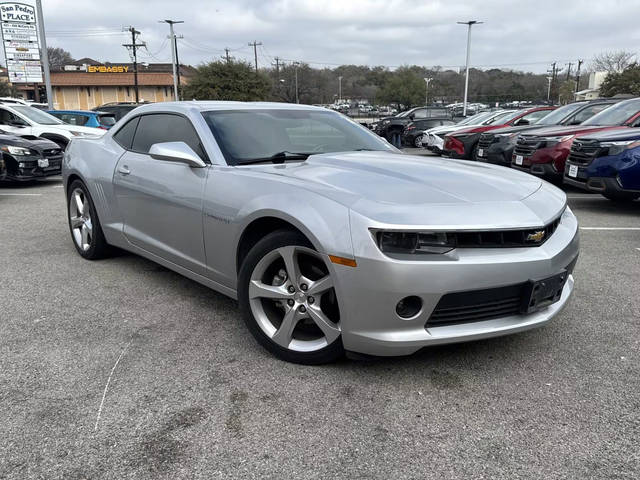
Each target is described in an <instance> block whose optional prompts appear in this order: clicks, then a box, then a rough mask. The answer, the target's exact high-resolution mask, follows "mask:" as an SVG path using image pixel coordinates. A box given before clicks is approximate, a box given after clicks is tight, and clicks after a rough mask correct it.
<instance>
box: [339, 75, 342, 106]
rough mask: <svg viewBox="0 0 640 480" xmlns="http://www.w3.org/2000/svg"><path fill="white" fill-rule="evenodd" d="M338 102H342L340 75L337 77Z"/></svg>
mask: <svg viewBox="0 0 640 480" xmlns="http://www.w3.org/2000/svg"><path fill="white" fill-rule="evenodd" d="M338 102H339V103H340V104H342V76H339V77H338Z"/></svg>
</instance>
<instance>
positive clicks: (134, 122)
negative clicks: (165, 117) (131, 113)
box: [113, 117, 140, 150]
mask: <svg viewBox="0 0 640 480" xmlns="http://www.w3.org/2000/svg"><path fill="white" fill-rule="evenodd" d="M139 120H140V117H136V118H132V119H131V120H129V121H128V122H127V123H125V124H124V126H123V127H122V128H121V129H120V130H118V131H117V132H116V133H115V134H114V135H113V139H114V140H115V141H116V142H117V143H118V144H119V145H120V146H121V147H122V148H126V149H127V150H131V144H132V143H133V135H134V134H135V133H136V127H137V126H138V121H139Z"/></svg>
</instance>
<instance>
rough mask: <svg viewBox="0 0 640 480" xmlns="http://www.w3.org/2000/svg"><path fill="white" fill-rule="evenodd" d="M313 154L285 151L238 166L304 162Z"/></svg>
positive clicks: (253, 159) (247, 161)
mask: <svg viewBox="0 0 640 480" xmlns="http://www.w3.org/2000/svg"><path fill="white" fill-rule="evenodd" d="M316 153H318V152H316ZM313 154H314V152H308V153H307V152H289V151H287V150H283V151H282V152H278V153H274V154H273V155H271V156H269V157H260V158H250V159H248V160H244V161H242V162H238V165H250V164H252V163H262V162H271V163H284V162H285V161H287V160H306V159H307V158H309V156H310V155H313Z"/></svg>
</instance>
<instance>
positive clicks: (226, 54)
mask: <svg viewBox="0 0 640 480" xmlns="http://www.w3.org/2000/svg"><path fill="white" fill-rule="evenodd" d="M224 56H225V57H226V59H227V63H231V59H230V58H229V49H228V48H227V47H225V49H224Z"/></svg>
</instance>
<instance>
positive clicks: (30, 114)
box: [11, 105, 64, 125]
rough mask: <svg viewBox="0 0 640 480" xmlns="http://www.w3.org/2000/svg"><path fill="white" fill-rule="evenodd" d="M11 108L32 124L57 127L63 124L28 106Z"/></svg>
mask: <svg viewBox="0 0 640 480" xmlns="http://www.w3.org/2000/svg"><path fill="white" fill-rule="evenodd" d="M11 108H13V109H14V110H15V111H16V112H18V113H20V114H21V115H24V116H25V117H27V118H28V119H29V120H31V121H32V122H35V123H39V124H40V125H58V124H63V123H64V122H63V121H62V120H59V119H57V118H56V117H54V116H53V115H50V114H48V113H47V112H43V111H42V110H38V109H36V108H33V107H30V106H28V105H11Z"/></svg>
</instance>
